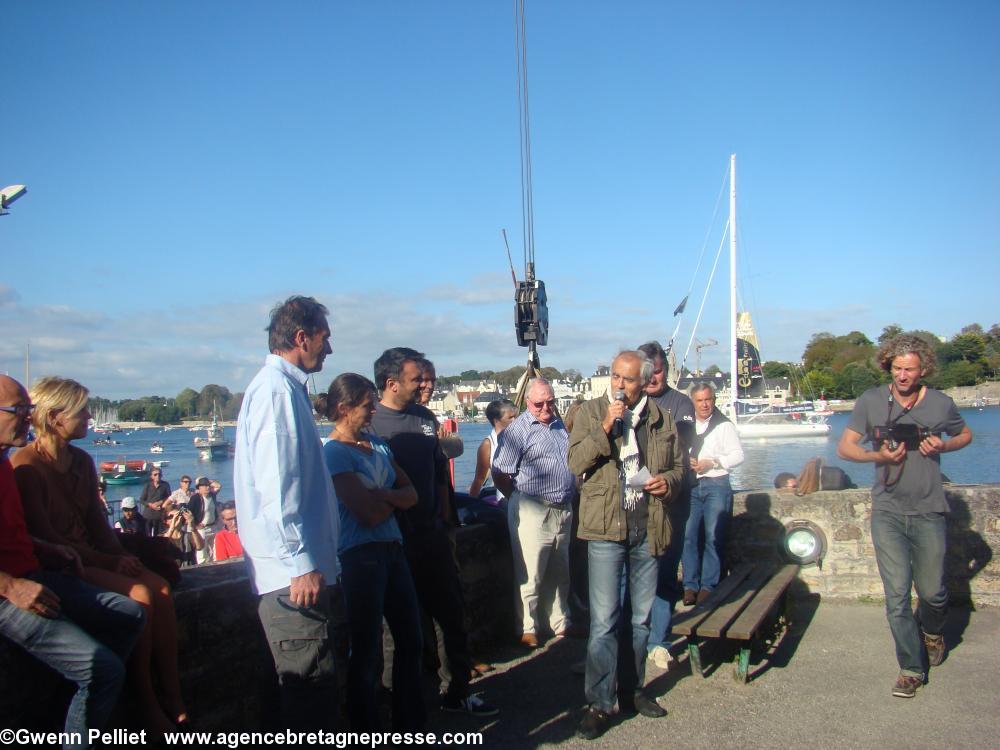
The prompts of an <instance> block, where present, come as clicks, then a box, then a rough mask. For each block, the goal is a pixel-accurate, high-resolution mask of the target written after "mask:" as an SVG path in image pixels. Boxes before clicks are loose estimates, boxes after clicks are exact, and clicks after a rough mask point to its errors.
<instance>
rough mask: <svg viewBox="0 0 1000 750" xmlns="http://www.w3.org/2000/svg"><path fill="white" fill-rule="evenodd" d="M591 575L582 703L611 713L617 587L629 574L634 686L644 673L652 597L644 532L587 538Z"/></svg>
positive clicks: (652, 561) (651, 560)
mask: <svg viewBox="0 0 1000 750" xmlns="http://www.w3.org/2000/svg"><path fill="white" fill-rule="evenodd" d="M587 563H588V574H589V578H590V638H589V639H588V641H587V672H586V678H585V689H586V694H587V701H588V702H589V703H590V704H591V705H593V706H596V707H597V708H599V709H600V710H602V711H610V710H611V709H612V707H613V706H614V703H615V699H616V698H617V688H618V634H617V632H616V629H617V625H618V620H619V617H620V616H621V611H622V605H621V602H622V587H623V582H624V577H625V576H627V577H628V588H629V600H630V601H631V604H632V620H631V625H632V652H633V656H634V658H635V669H636V677H637V679H638V682H637V685H638V686H639V687H640V688H641V687H642V685H643V683H644V682H645V677H646V641H647V640H648V639H649V619H650V612H651V609H652V606H653V598H654V597H655V595H656V558H655V557H653V556H652V555H651V554H650V552H649V545H648V544H647V541H646V535H645V534H643V535H642V537H641V538H640V539H639V540H637V541H636V542H634V543H632V544H629V543H628V542H603V541H597V542H595V541H591V542H589V543H588V545H587Z"/></svg>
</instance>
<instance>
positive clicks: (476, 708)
mask: <svg viewBox="0 0 1000 750" xmlns="http://www.w3.org/2000/svg"><path fill="white" fill-rule="evenodd" d="M480 695H482V693H472V694H471V695H469V696H468V697H466V698H449V697H448V696H447V695H445V696H442V697H441V708H442V710H444V711H451V712H452V713H455V714H468V715H469V716H496V715H497V714H498V713H500V709H499V708H497V707H496V706H493V705H491V704H489V703H487V702H486V701H484V700H483V699H482V698H480V697H479V696H480Z"/></svg>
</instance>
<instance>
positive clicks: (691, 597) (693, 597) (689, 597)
mask: <svg viewBox="0 0 1000 750" xmlns="http://www.w3.org/2000/svg"><path fill="white" fill-rule="evenodd" d="M697 600H698V592H697V591H695V590H694V589H684V606H685V607H690V606H691V605H692V604H694V603H695V602H696V601H697Z"/></svg>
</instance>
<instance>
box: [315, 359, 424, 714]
mask: <svg viewBox="0 0 1000 750" xmlns="http://www.w3.org/2000/svg"><path fill="white" fill-rule="evenodd" d="M375 402H376V397H375V384H374V383H372V382H371V381H370V380H368V378H366V377H364V376H362V375H357V374H355V373H344V374H343V375H339V376H338V377H337V378H336V379H335V380H334V381H333V383H331V384H330V390H329V391H328V392H327V393H326V395H321V396H319V397H318V398H317V399H316V411H317V412H319V413H320V414H323V415H325V416H327V417H328V418H329V419H330V420H331V421H333V422H334V426H333V431H332V432H331V433H330V440H329V441H328V442H327V443H326V445H325V446H324V447H323V452H324V454H325V456H326V464H327V468H328V469H329V470H330V475H331V476H332V477H333V486H334V489H335V490H336V492H337V499H338V504H339V508H340V538H339V542H338V545H337V547H338V550H339V555H340V565H341V571H342V581H343V588H344V599H345V603H346V605H347V606H346V609H347V619H348V626H349V629H350V634H351V655H350V660H349V662H348V669H347V714H348V717H349V718H350V720H351V729H352V730H354V731H356V732H358V731H360V732H366V731H374V730H376V729H377V716H378V705H377V701H376V687H377V684H378V677H379V653H380V649H381V646H382V618H383V617H384V618H385V620H386V621H387V622H388V623H389V629H390V630H391V631H392V637H393V639H394V641H395V648H396V650H395V655H394V659H393V663H392V687H393V690H392V725H393V729H394V730H396V731H419V730H421V729H422V728H423V725H424V723H425V722H426V718H427V716H426V712H425V709H424V702H423V695H422V686H421V657H422V647H423V637H422V635H421V630H420V605H419V604H418V603H417V594H416V590H415V589H414V586H413V579H412V577H411V576H410V568H409V565H408V564H407V562H406V557H405V556H404V555H403V537H402V534H401V533H400V530H399V525H398V524H397V523H396V517H395V512H396V510H397V509H400V510H404V509H406V508H411V507H413V506H414V505H416V503H417V493H416V490H415V489H414V488H413V484H412V483H411V482H410V479H409V477H407V476H406V473H405V472H404V471H403V470H402V469H401V468H399V466H398V465H397V464H396V462H395V461H394V460H393V457H392V451H390V449H389V446H388V445H387V444H386V443H384V442H383V441H382V440H380V439H379V438H377V437H375V435H373V434H372V433H370V432H368V431H367V429H366V428H367V427H368V426H369V425H370V424H371V421H372V414H374V413H375Z"/></svg>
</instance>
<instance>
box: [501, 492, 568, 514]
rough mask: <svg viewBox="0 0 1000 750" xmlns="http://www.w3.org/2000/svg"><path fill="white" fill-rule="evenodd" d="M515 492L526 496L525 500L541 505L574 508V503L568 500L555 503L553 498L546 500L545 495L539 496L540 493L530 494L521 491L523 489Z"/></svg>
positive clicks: (523, 496) (562, 508) (520, 495)
mask: <svg viewBox="0 0 1000 750" xmlns="http://www.w3.org/2000/svg"><path fill="white" fill-rule="evenodd" d="M514 493H515V494H517V495H518V497H521V498H524V499H525V500H530V501H531V502H533V503H538V504H539V505H545V506H547V507H549V508H558V509H560V510H572V509H573V504H572V503H571V502H570V501H569V500H566V501H565V502H561V503H554V502H552V501H551V500H546V499H545V498H544V497H539V496H538V495H529V494H528V493H527V492H521V490H514Z"/></svg>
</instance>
